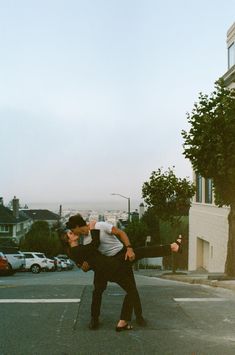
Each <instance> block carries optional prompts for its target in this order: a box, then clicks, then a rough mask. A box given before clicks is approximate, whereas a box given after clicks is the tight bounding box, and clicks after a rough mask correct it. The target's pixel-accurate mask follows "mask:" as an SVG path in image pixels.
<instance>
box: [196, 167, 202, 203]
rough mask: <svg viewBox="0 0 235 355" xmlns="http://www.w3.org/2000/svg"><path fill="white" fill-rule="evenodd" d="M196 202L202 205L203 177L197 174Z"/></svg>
mask: <svg viewBox="0 0 235 355" xmlns="http://www.w3.org/2000/svg"><path fill="white" fill-rule="evenodd" d="M196 202H198V203H202V176H201V175H200V174H198V173H196Z"/></svg>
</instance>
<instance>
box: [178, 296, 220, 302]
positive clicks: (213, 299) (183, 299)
mask: <svg viewBox="0 0 235 355" xmlns="http://www.w3.org/2000/svg"><path fill="white" fill-rule="evenodd" d="M173 300H174V301H176V302H224V301H226V299H225V298H209V297H205V298H203V297H201V298H200V297H195V298H173Z"/></svg>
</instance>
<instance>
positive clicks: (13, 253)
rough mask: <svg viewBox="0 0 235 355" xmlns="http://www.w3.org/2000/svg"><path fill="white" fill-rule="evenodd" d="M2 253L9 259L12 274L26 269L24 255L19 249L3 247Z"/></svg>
mask: <svg viewBox="0 0 235 355" xmlns="http://www.w3.org/2000/svg"><path fill="white" fill-rule="evenodd" d="M1 252H2V253H3V254H4V255H5V257H6V258H7V261H8V264H9V269H10V270H11V271H12V273H14V272H15V271H22V270H24V269H25V257H24V254H23V253H22V252H21V251H19V250H18V248H14V247H1Z"/></svg>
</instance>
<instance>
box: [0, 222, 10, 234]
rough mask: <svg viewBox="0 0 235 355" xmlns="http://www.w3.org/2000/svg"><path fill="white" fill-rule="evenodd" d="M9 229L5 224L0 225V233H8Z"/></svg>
mask: <svg viewBox="0 0 235 355" xmlns="http://www.w3.org/2000/svg"><path fill="white" fill-rule="evenodd" d="M9 232H10V227H9V226H8V225H7V224H1V225H0V233H9Z"/></svg>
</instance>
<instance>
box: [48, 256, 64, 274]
mask: <svg viewBox="0 0 235 355" xmlns="http://www.w3.org/2000/svg"><path fill="white" fill-rule="evenodd" d="M51 259H52V260H54V263H55V269H56V271H62V269H65V268H67V265H65V263H64V262H63V261H62V260H61V259H59V258H57V257H56V256H52V257H51Z"/></svg>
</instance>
